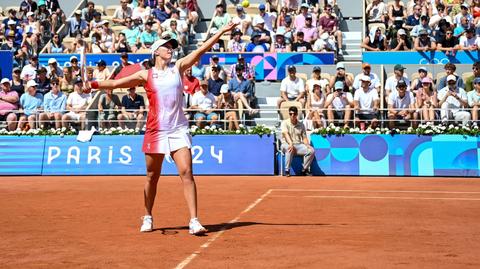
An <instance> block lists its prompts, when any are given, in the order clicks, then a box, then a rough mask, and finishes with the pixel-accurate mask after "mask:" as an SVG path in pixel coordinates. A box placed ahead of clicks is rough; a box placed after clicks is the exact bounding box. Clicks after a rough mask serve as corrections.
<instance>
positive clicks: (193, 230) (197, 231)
mask: <svg viewBox="0 0 480 269" xmlns="http://www.w3.org/2000/svg"><path fill="white" fill-rule="evenodd" d="M188 226H189V230H188V231H189V233H190V234H192V235H202V234H205V233H206V232H207V229H205V228H204V227H203V226H202V224H200V222H199V221H198V219H197V218H193V219H191V220H190V224H189V225H188Z"/></svg>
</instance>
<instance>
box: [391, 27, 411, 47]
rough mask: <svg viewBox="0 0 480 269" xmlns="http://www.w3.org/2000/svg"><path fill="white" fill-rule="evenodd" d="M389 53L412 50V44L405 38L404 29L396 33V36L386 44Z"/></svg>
mask: <svg viewBox="0 0 480 269" xmlns="http://www.w3.org/2000/svg"><path fill="white" fill-rule="evenodd" d="M388 47H389V50H391V51H410V50H412V47H413V46H412V42H410V40H409V39H408V38H407V33H406V32H405V30H404V29H399V30H398V31H397V36H396V37H395V38H392V39H391V40H390V43H389V44H388Z"/></svg>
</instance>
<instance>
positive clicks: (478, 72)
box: [465, 61, 480, 92]
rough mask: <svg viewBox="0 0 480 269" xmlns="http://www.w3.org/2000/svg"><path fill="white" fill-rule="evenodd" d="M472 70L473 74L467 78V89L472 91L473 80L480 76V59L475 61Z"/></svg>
mask: <svg viewBox="0 0 480 269" xmlns="http://www.w3.org/2000/svg"><path fill="white" fill-rule="evenodd" d="M472 72H473V74H472V75H471V76H469V77H467V79H465V91H466V92H471V91H472V90H474V88H473V81H474V80H475V79H476V78H480V61H477V62H474V63H473V65H472Z"/></svg>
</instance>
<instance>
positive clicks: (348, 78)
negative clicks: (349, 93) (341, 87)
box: [330, 62, 353, 89]
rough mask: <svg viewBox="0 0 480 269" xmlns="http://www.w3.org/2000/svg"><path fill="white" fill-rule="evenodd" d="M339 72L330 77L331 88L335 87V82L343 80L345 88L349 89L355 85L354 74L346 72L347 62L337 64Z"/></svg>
mask: <svg viewBox="0 0 480 269" xmlns="http://www.w3.org/2000/svg"><path fill="white" fill-rule="evenodd" d="M336 69H337V72H336V73H335V76H331V77H330V88H331V89H333V88H334V86H335V82H337V81H342V82H343V83H344V84H345V88H346V89H349V88H350V87H352V85H353V76H352V75H351V74H347V73H346V72H345V63H343V62H338V63H337V66H336Z"/></svg>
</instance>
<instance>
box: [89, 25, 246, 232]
mask: <svg viewBox="0 0 480 269" xmlns="http://www.w3.org/2000/svg"><path fill="white" fill-rule="evenodd" d="M235 26H237V23H234V22H230V23H229V24H227V25H226V26H225V27H224V28H223V29H221V30H220V31H219V32H218V33H216V34H215V35H214V36H212V37H210V38H209V39H208V40H207V41H205V43H203V45H202V46H201V47H200V48H199V49H197V50H195V51H193V52H191V53H190V54H188V55H187V56H185V57H184V58H181V59H179V60H177V61H176V63H175V64H173V63H171V60H172V52H173V50H174V49H175V48H177V47H178V42H177V41H176V40H175V39H172V38H171V37H170V36H168V34H164V35H162V39H160V40H158V41H156V42H155V43H154V44H153V45H152V46H151V49H150V51H151V53H152V57H153V61H154V63H155V65H154V67H153V68H152V69H149V70H141V71H138V72H136V73H135V74H132V75H130V76H128V77H124V78H121V79H118V80H107V81H99V82H96V81H93V82H90V84H89V85H86V86H85V87H86V88H87V89H89V88H94V89H115V88H132V87H135V86H139V85H144V87H145V90H146V91H147V97H148V101H149V103H150V109H149V113H148V117H147V126H146V132H145V137H144V141H143V147H142V151H143V152H144V153H145V161H146V166H147V182H146V183H145V190H144V194H145V195H144V198H145V213H146V214H145V216H143V218H142V219H143V223H142V226H141V228H140V232H151V231H153V219H152V208H153V204H154V201H155V195H156V193H157V183H158V179H159V178H160V172H161V170H162V162H163V159H164V156H165V155H166V154H170V155H171V157H172V158H173V160H174V161H175V164H176V165H177V169H178V174H179V175H180V178H181V180H182V181H183V192H184V195H185V199H186V200H187V205H188V209H189V211H190V223H189V232H190V234H193V235H200V234H204V233H205V232H207V230H206V229H205V228H204V227H203V226H202V225H201V224H200V222H199V220H198V218H197V190H196V185H195V180H194V178H193V174H192V154H191V151H190V148H191V139H192V138H191V136H190V134H189V130H188V120H187V119H186V118H185V115H184V113H183V109H182V104H183V85H182V76H183V73H184V71H185V70H186V69H188V68H190V67H191V66H192V65H193V64H194V63H195V62H196V61H197V60H199V59H200V57H201V56H202V55H203V54H204V53H205V52H207V51H208V50H209V49H210V48H211V47H212V46H213V45H214V44H215V43H217V41H218V40H219V39H220V37H221V36H222V35H223V34H224V33H227V32H229V31H231V30H232V29H234V28H235Z"/></svg>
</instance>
